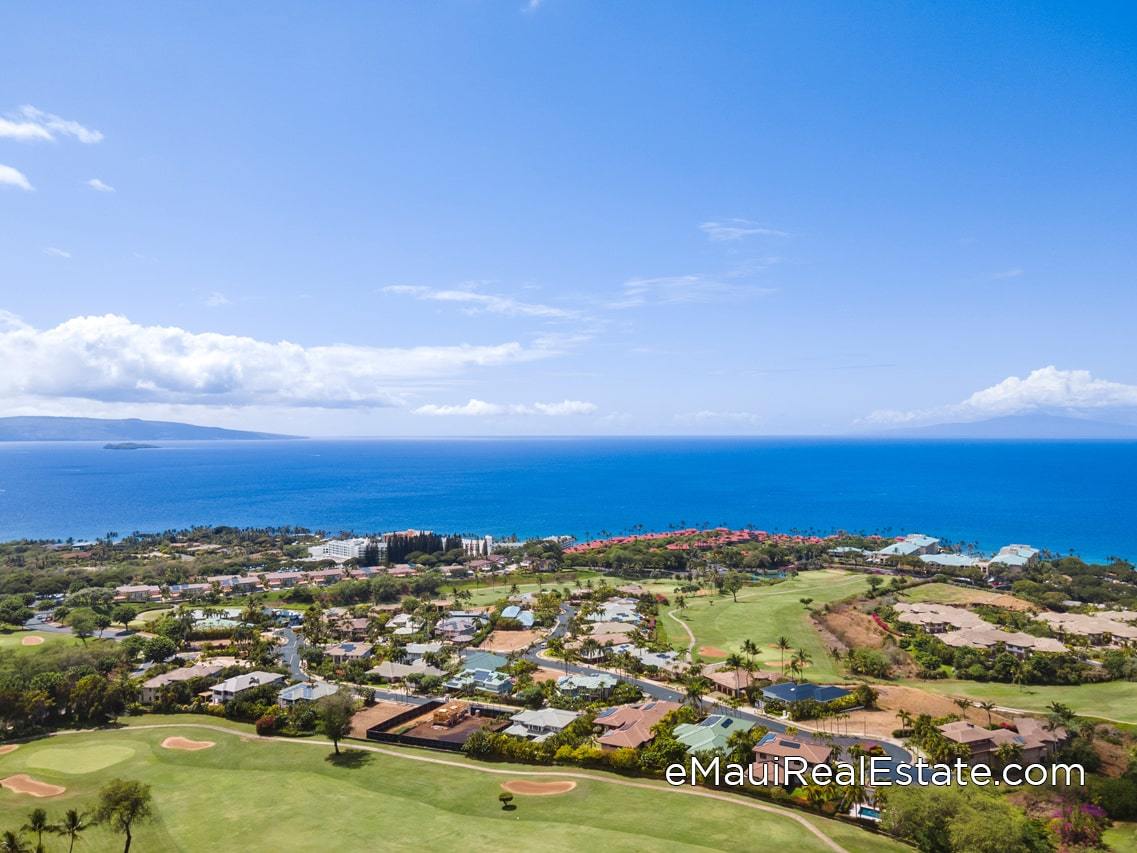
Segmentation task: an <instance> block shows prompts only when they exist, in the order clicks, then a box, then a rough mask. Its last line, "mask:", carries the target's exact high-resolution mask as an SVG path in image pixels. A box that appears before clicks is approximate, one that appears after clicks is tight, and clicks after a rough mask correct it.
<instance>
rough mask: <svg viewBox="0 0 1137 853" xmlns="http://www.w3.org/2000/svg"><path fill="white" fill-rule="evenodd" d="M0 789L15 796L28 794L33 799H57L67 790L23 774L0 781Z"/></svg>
mask: <svg viewBox="0 0 1137 853" xmlns="http://www.w3.org/2000/svg"><path fill="white" fill-rule="evenodd" d="M0 788H7V789H8V790H9V791H12V792H13V793H16V794H28V795H30V796H33V797H58V796H59V795H60V794H62V793H63V792H64V791H66V790H67V789H66V788H64V787H62V786H61V785H49V784H48V783H47V782H40V781H39V780H37V779H33V778H32V777H31V776H28V775H27V774H25V773H20V774H18V775H16V776H9V777H8V778H7V779H0Z"/></svg>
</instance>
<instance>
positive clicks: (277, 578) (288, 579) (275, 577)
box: [264, 572, 305, 589]
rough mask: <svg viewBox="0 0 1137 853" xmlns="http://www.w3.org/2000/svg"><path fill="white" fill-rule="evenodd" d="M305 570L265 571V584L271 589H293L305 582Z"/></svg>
mask: <svg viewBox="0 0 1137 853" xmlns="http://www.w3.org/2000/svg"><path fill="white" fill-rule="evenodd" d="M304 578H305V575H304V573H303V572H265V576H264V579H265V584H266V585H267V586H268V588H269V589H292V588H293V587H294V586H299V585H300V584H302V583H304Z"/></svg>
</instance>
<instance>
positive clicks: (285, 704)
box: [277, 681, 339, 708]
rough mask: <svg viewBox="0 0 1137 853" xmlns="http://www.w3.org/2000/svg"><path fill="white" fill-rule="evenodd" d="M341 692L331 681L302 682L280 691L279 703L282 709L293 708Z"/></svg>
mask: <svg viewBox="0 0 1137 853" xmlns="http://www.w3.org/2000/svg"><path fill="white" fill-rule="evenodd" d="M338 692H339V686H338V685H336V684H332V683H331V682H330V681H301V682H300V683H299V684H290V685H289V686H288V687H285V688H284V689H283V690H281V691H280V695H279V696H278V697H277V701H278V702H279V703H280V706H281V707H282V708H291V707H292V706H293V705H295V704H297V703H298V702H315V701H316V700H317V699H323V698H324V697H325V696H331V695H333V694H335V693H338Z"/></svg>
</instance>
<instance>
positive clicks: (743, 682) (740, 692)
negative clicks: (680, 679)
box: [704, 667, 777, 699]
mask: <svg viewBox="0 0 1137 853" xmlns="http://www.w3.org/2000/svg"><path fill="white" fill-rule="evenodd" d="M704 674H705V675H706V677H707V678H708V679H710V681H711V683H713V684H714V685H715V688H716V689H717V690H718V691H719V692H720V693H725V694H726V695H727V696H735V697H737V698H740V699H744V698H746V695H747V693H746V691H747V690H749V689H750V688H751V687H753V686H754V685H755V684H757V683H758V682H759V681H773V680H774V678H776V677H777V673H775V672H766V671H764V670H758V671H755V672H753V673H750V672H747V671H746V670H745V669H736V668H734V667H730V668H729V669H728V668H726V667H720V668H718V669H713V670H711V671H710V672H706V673H704Z"/></svg>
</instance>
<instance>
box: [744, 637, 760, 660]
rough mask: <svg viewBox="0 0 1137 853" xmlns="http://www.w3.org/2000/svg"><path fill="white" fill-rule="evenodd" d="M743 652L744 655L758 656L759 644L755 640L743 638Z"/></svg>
mask: <svg viewBox="0 0 1137 853" xmlns="http://www.w3.org/2000/svg"><path fill="white" fill-rule="evenodd" d="M742 653H743V654H744V655H747V656H749V657H752V658H753V657H757V656H758V644H757V643H755V642H754V641H753V640H749V639H748V640H743V641H742Z"/></svg>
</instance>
